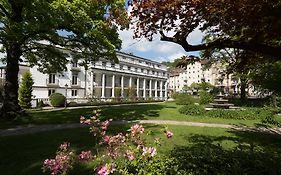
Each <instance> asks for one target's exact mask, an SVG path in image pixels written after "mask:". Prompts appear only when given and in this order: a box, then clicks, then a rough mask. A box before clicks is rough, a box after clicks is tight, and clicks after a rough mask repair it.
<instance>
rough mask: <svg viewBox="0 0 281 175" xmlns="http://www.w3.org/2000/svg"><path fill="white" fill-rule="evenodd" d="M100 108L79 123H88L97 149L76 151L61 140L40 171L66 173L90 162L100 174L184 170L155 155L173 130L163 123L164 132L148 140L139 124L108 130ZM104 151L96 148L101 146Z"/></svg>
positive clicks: (56, 173) (174, 171)
mask: <svg viewBox="0 0 281 175" xmlns="http://www.w3.org/2000/svg"><path fill="white" fill-rule="evenodd" d="M99 116H100V110H95V111H94V116H92V117H90V118H86V117H84V116H81V117H80V123H81V124H85V125H90V126H91V127H90V133H91V135H92V137H94V138H95V140H96V145H93V146H94V147H93V148H95V149H96V151H94V152H92V150H85V151H81V152H80V153H78V154H77V153H76V152H75V151H74V150H73V149H72V148H71V147H70V143H68V142H65V143H63V144H61V145H60V146H59V148H58V151H57V152H56V155H55V156H54V158H51V159H46V160H45V161H44V162H43V167H42V169H43V171H44V172H45V171H50V174H52V175H59V174H67V173H68V172H69V171H71V170H72V169H73V167H74V166H75V165H77V164H78V163H79V164H85V165H89V163H91V164H92V165H94V166H92V167H91V168H93V171H95V172H96V173H97V174H99V175H108V174H111V173H114V174H122V175H134V174H139V175H141V174H175V175H177V174H178V175H179V174H183V173H181V172H180V171H181V170H179V169H178V168H176V166H175V165H174V164H173V162H175V161H174V159H168V158H163V157H158V154H157V147H158V146H161V143H162V139H163V137H165V138H167V139H171V138H172V137H173V133H172V132H171V131H170V130H168V128H167V127H166V128H165V129H164V130H163V134H164V135H163V136H162V137H161V138H160V137H157V138H154V139H153V141H151V142H150V143H148V142H147V141H144V138H143V137H142V136H141V135H144V134H150V131H146V130H145V128H144V127H143V126H142V125H139V124H135V125H133V126H131V128H130V129H129V130H128V132H127V133H118V134H116V135H112V134H107V130H108V127H109V124H110V121H111V120H105V121H101V120H100V118H99ZM97 145H99V146H103V147H104V148H105V150H104V151H101V152H100V151H98V149H99V148H100V147H97Z"/></svg>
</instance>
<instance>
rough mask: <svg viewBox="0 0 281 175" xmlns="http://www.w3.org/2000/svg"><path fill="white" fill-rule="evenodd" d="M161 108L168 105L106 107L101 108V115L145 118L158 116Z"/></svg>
mask: <svg viewBox="0 0 281 175" xmlns="http://www.w3.org/2000/svg"><path fill="white" fill-rule="evenodd" d="M163 108H169V107H166V106H164V105H159V104H148V105H132V106H119V107H106V108H101V109H102V112H101V115H102V116H106V118H112V119H114V120H145V119H149V117H159V112H160V110H162V109H163Z"/></svg>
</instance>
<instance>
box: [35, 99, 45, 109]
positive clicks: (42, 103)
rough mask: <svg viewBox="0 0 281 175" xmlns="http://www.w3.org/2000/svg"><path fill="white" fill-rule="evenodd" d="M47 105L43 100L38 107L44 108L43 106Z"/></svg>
mask: <svg viewBox="0 0 281 175" xmlns="http://www.w3.org/2000/svg"><path fill="white" fill-rule="evenodd" d="M45 106H47V105H46V104H45V103H44V102H43V101H42V100H41V101H39V102H38V104H37V107H38V108H43V107H45Z"/></svg>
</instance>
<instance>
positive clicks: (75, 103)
mask: <svg viewBox="0 0 281 175" xmlns="http://www.w3.org/2000/svg"><path fill="white" fill-rule="evenodd" d="M67 106H68V107H76V106H78V103H77V102H75V101H71V102H69V103H68V104H67Z"/></svg>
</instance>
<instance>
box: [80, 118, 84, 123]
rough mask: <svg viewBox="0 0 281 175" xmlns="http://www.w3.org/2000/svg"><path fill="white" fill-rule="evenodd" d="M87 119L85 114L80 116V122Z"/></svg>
mask: <svg viewBox="0 0 281 175" xmlns="http://www.w3.org/2000/svg"><path fill="white" fill-rule="evenodd" d="M84 121H85V117H84V116H80V123H81V124H83V123H84Z"/></svg>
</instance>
